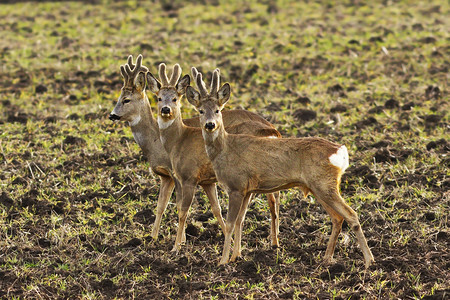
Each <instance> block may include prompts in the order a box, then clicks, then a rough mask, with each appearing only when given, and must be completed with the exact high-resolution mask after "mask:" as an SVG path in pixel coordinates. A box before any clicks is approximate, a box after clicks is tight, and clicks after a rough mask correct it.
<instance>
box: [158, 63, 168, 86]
mask: <svg viewBox="0 0 450 300" xmlns="http://www.w3.org/2000/svg"><path fill="white" fill-rule="evenodd" d="M158 71H159V80H160V81H161V83H162V85H163V86H168V85H169V78H167V73H166V64H165V63H160V64H159V70H158Z"/></svg>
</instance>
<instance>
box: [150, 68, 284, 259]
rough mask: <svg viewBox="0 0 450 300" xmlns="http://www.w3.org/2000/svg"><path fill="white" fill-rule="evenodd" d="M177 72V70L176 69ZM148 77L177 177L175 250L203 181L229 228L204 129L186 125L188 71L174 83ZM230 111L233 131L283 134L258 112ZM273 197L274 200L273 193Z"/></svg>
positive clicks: (217, 214) (274, 240) (275, 227)
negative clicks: (183, 99)
mask: <svg viewBox="0 0 450 300" xmlns="http://www.w3.org/2000/svg"><path fill="white" fill-rule="evenodd" d="M161 66H163V64H161V65H160V76H163V77H164V76H165V67H162V68H161ZM175 67H176V68H177V69H179V72H181V68H180V67H179V65H175ZM161 70H162V71H161ZM177 72H178V71H177ZM173 73H174V74H175V71H174V72H173ZM178 77H179V76H178ZM147 79H148V82H149V87H150V89H151V90H152V91H153V92H154V93H155V95H156V98H157V99H158V124H159V125H160V134H161V141H162V143H163V145H164V148H165V149H166V151H167V153H168V155H169V160H170V162H171V167H172V168H171V171H172V173H171V175H172V177H173V178H174V179H175V184H176V186H177V207H178V215H179V227H178V232H177V238H176V241H175V246H174V248H173V250H174V251H178V250H179V249H180V246H181V243H182V242H183V240H184V226H185V222H186V218H187V215H188V210H189V208H190V206H191V203H192V200H193V196H194V192H195V188H196V186H197V185H201V186H202V187H203V188H204V189H205V191H206V190H207V189H208V190H209V195H210V196H211V197H209V200H210V203H211V209H212V212H213V214H214V216H215V217H216V218H217V220H218V222H219V225H220V226H221V228H222V229H224V228H225V224H224V222H223V218H222V214H221V209H220V206H219V203H218V200H217V196H216V195H217V191H216V187H215V183H216V181H217V180H216V177H215V173H214V170H213V168H212V165H211V162H210V161H209V159H208V157H207V155H206V152H205V147H204V143H203V137H202V131H201V129H200V128H194V127H189V126H186V124H184V123H183V121H182V119H181V111H180V102H181V97H182V96H183V94H184V91H185V86H186V85H188V84H189V80H188V79H189V77H188V76H187V75H186V76H184V77H183V78H182V79H181V80H180V81H179V82H175V84H173V85H172V86H165V85H164V83H163V81H164V80H165V79H162V78H160V80H161V82H158V80H157V79H156V78H155V77H154V76H152V75H150V74H149V75H148V76H147ZM215 85H218V78H216V79H215V82H214V85H212V89H213V90H214V86H215ZM226 115H227V116H226V117H227V119H226V126H227V128H228V129H229V130H230V131H231V132H233V133H247V134H261V133H262V134H267V133H269V134H270V135H273V136H280V134H279V132H278V131H276V129H275V128H274V127H273V126H272V124H270V123H269V122H267V121H266V120H264V119H263V118H261V117H259V116H258V115H256V114H254V113H251V112H248V111H244V110H236V111H229V112H227V113H226ZM207 194H208V192H207ZM178 197H180V198H178ZM275 198H276V199H277V200H276V203H275V204H274V206H273V207H274V208H275V211H271V214H272V216H275V218H273V219H272V233H273V234H272V243H273V245H274V246H277V245H278V238H277V232H278V225H277V224H278V220H277V219H278V213H277V210H276V209H277V205H278V201H279V200H278V194H277V196H276V197H275ZM269 201H272V202H273V199H272V197H271V199H269ZM271 208H272V207H271Z"/></svg>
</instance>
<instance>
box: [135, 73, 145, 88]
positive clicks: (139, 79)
mask: <svg viewBox="0 0 450 300" xmlns="http://www.w3.org/2000/svg"><path fill="white" fill-rule="evenodd" d="M134 85H135V86H136V88H137V89H138V90H139V91H143V90H144V89H145V74H144V73H143V72H139V74H137V76H136V78H135V79H134Z"/></svg>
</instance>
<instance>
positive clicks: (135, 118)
mask: <svg viewBox="0 0 450 300" xmlns="http://www.w3.org/2000/svg"><path fill="white" fill-rule="evenodd" d="M140 121H141V116H140V115H137V116H136V117H134V118H133V120H131V121H130V122H129V124H130V126H136V125H137V124H138V123H139V122H140Z"/></svg>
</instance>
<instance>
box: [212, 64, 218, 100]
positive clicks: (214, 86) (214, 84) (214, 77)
mask: <svg viewBox="0 0 450 300" xmlns="http://www.w3.org/2000/svg"><path fill="white" fill-rule="evenodd" d="M219 85H220V70H219V69H218V68H217V69H215V70H214V72H213V74H212V79H211V91H210V95H216V94H217V93H218V92H219Z"/></svg>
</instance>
